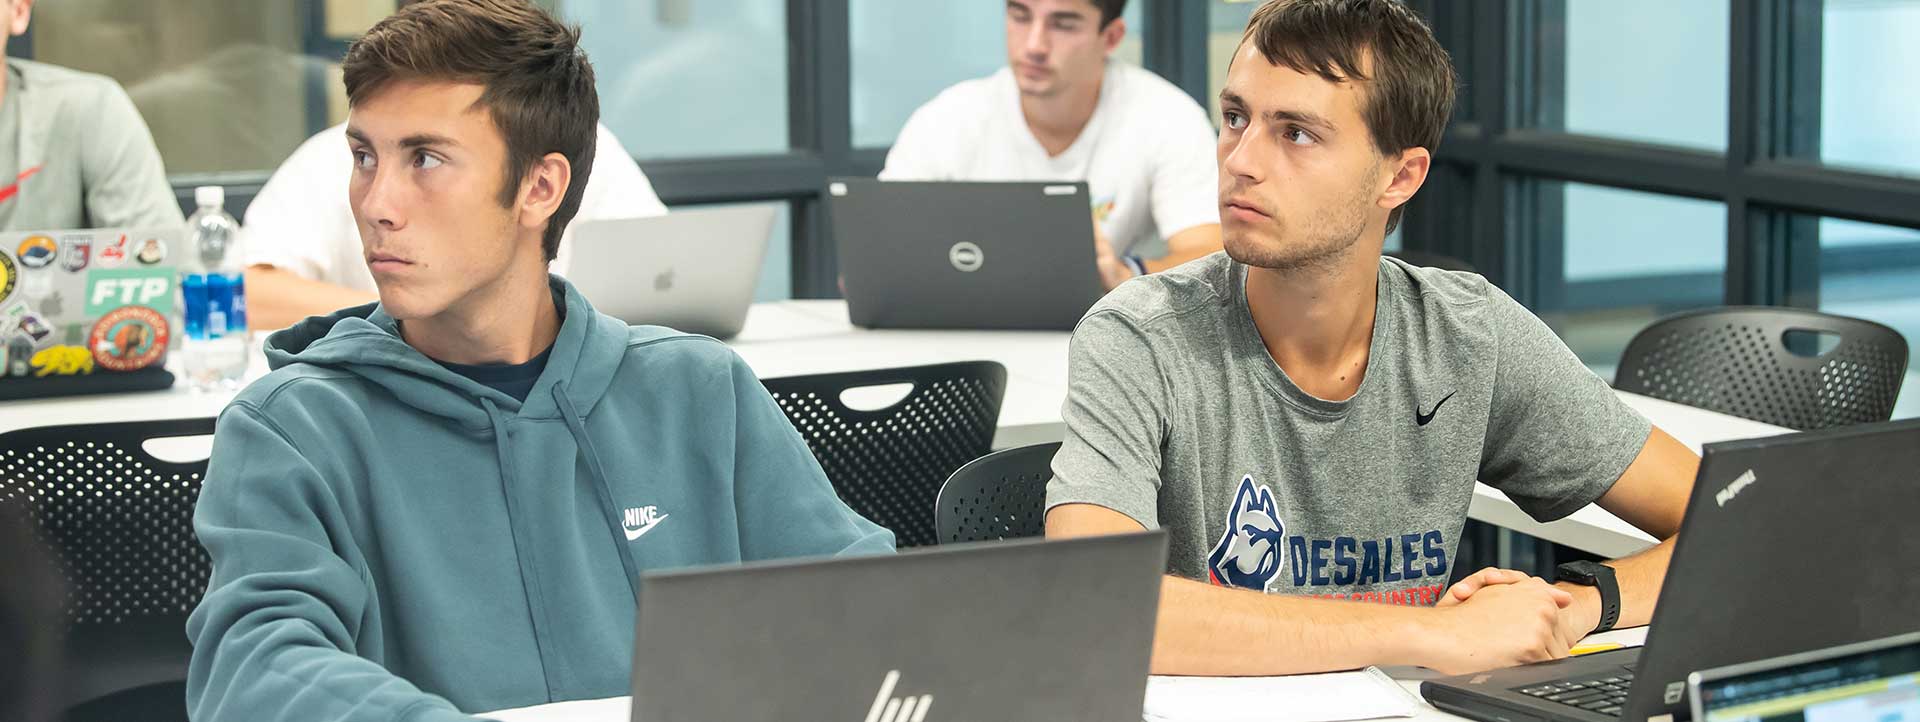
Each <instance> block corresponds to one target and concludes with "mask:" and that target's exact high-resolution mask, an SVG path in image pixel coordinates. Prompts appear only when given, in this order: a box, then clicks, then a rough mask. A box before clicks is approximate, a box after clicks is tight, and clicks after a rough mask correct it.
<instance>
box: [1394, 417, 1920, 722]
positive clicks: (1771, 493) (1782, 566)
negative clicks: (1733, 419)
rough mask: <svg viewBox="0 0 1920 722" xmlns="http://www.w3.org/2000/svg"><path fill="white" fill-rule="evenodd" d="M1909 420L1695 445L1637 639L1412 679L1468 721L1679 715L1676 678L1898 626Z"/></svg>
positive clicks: (1684, 709)
mask: <svg viewBox="0 0 1920 722" xmlns="http://www.w3.org/2000/svg"><path fill="white" fill-rule="evenodd" d="M1916 470H1920V419H1909V420H1905V421H1894V422H1887V423H1880V424H1865V425H1860V426H1852V427H1847V428H1843V429H1834V430H1830V431H1818V432H1809V433H1803V434H1792V435H1788V436H1776V437H1769V438H1764V439H1753V440H1747V441H1731V442H1726V443H1721V444H1709V445H1707V447H1706V453H1705V454H1703V455H1702V458H1701V464H1700V474H1699V476H1698V477H1697V479H1696V480H1695V482H1694V489H1693V498H1692V500H1691V503H1689V504H1688V506H1687V514H1686V520H1685V521H1684V522H1683V523H1682V525H1681V532H1680V541H1679V543H1678V545H1677V546H1676V547H1675V549H1674V552H1673V560H1672V563H1671V565H1670V566H1669V567H1668V569H1667V577H1666V582H1665V585H1664V586H1663V587H1662V588H1661V591H1660V601H1659V604H1658V606H1657V607H1656V608H1655V610H1654V615H1653V624H1652V625H1651V627H1650V628H1649V630H1648V633H1647V644H1646V646H1645V647H1642V648H1638V649H1626V650H1618V651H1613V652H1603V653H1600V654H1592V655H1587V656H1583V657H1574V658H1570V659H1563V660H1558V661H1554V662H1546V663H1542V664H1532V665H1526V666H1523V667H1515V668H1511V669H1503V670H1497V671H1493V672H1487V673H1482V674H1470V675H1461V676H1457V677H1448V678H1444V679H1436V680H1430V681H1427V682H1424V683H1422V684H1421V686H1420V691H1421V693H1422V694H1423V695H1425V696H1426V698H1427V701H1429V702H1432V703H1433V705H1434V706H1435V707H1439V708H1441V709H1443V710H1447V711H1449V712H1453V713H1456V714H1460V715H1464V716H1467V717H1471V718H1474V719H1479V720H1498V721H1499V722H1527V721H1533V720H1586V721H1591V722H1601V721H1603V720H1612V719H1620V718H1624V719H1628V720H1634V721H1635V722H1638V721H1639V720H1646V719H1650V718H1658V717H1662V716H1665V715H1671V716H1672V718H1673V719H1686V718H1687V717H1688V715H1689V710H1688V700H1687V675H1689V674H1691V673H1693V672H1696V671H1699V670H1704V669H1711V668H1716V667H1724V666H1727V665H1731V664H1738V663H1742V662H1749V661H1752V660H1757V659H1766V658H1769V657H1778V656H1782V655H1788V654H1793V653H1797V652H1805V651H1808V650H1814V649H1822V648H1826V647H1832V646H1836V645H1841V644H1851V643H1855V642H1861V641H1865V640H1872V639H1878V638H1882V637H1888V636H1892V635H1895V634H1899V633H1902V632H1910V631H1913V629H1914V628H1915V626H1916V624H1917V623H1920V571H1916V570H1917V569H1920V524H1916V516H1920V472H1917V471H1916Z"/></svg>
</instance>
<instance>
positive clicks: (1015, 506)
mask: <svg viewBox="0 0 1920 722" xmlns="http://www.w3.org/2000/svg"><path fill="white" fill-rule="evenodd" d="M1059 451H1060V442H1058V441H1056V442H1053V443H1051V444H1034V445H1032V446H1022V447H1019V448H1017V449H1004V450H1001V451H996V452H993V453H991V454H988V455H986V456H982V457H980V458H978V459H974V460H973V461H971V462H968V463H967V465H966V466H962V467H960V470H959V471H956V472H953V476H952V477H949V478H948V479H947V483H946V485H944V486H942V487H940V500H939V506H937V507H935V508H934V511H933V519H934V525H935V526H936V527H938V528H939V532H940V543H941V544H958V543H961V542H975V541H995V540H999V539H1019V538H1022V537H1038V536H1045V535H1046V530H1047V528H1046V508H1047V480H1049V479H1051V478H1053V455H1054V454H1055V453H1057V452H1059Z"/></svg>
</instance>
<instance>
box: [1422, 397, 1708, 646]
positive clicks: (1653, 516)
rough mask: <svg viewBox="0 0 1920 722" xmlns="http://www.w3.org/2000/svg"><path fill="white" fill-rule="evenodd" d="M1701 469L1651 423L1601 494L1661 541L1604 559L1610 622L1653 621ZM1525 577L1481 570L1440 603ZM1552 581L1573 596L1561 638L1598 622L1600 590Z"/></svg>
mask: <svg viewBox="0 0 1920 722" xmlns="http://www.w3.org/2000/svg"><path fill="white" fill-rule="evenodd" d="M1699 468H1700V456H1699V455H1698V454H1695V453H1693V450H1692V449H1688V448H1687V447H1686V446H1685V445H1684V444H1681V443H1680V442H1679V441H1677V440H1675V439H1674V438H1673V437H1672V436H1670V435H1668V434H1667V432H1665V431H1661V430H1660V429H1659V428H1658V427H1655V428H1654V429H1653V433H1652V434H1649V435H1648V437H1647V443H1646V444H1645V445H1644V446H1642V447H1641V448H1640V453H1639V455H1638V456H1635V457H1634V459H1633V463H1631V464H1628V465H1627V470H1626V471H1625V472H1624V473H1622V474H1621V475H1620V479H1619V480H1618V481H1616V482H1614V484H1613V487H1612V488H1611V489H1609V490H1608V491H1607V493H1606V494H1604V495H1602V496H1601V497H1600V501H1599V503H1600V508H1602V509H1606V510H1607V511H1610V512H1613V513H1614V514H1615V515H1616V516H1619V517H1620V518H1621V519H1623V520H1625V521H1626V522H1627V523H1628V524H1632V525H1633V526H1634V527H1635V528H1637V529H1639V530H1641V531H1643V532H1646V533H1647V534H1648V535H1649V536H1652V537H1654V538H1656V539H1659V540H1661V541H1660V543H1658V544H1655V545H1653V546H1651V547H1648V548H1646V549H1644V550H1641V551H1640V552H1638V553H1636V554H1633V555H1631V556H1627V557H1622V558H1620V559H1615V560H1612V561H1609V562H1607V566H1610V567H1613V569H1614V579H1615V581H1616V582H1618V584H1619V586H1620V620H1619V621H1618V622H1615V624H1614V626H1616V627H1637V626H1641V625H1644V624H1647V623H1648V622H1650V621H1652V619H1653V607H1654V603H1655V601H1656V600H1658V599H1659V598H1660V585H1661V582H1662V581H1663V580H1664V579H1665V578H1666V574H1667V562H1668V560H1669V559H1670V558H1671V557H1672V556H1673V544H1674V540H1675V539H1676V538H1678V535H1679V533H1680V519H1681V517H1682V516H1684V515H1685V514H1686V508H1687V497H1688V496H1689V495H1691V494H1692V493H1693V478H1694V474H1695V473H1696V472H1697V471H1699ZM1525 577H1526V575H1524V574H1521V573H1519V572H1511V571H1506V570H1498V569H1489V570H1483V571H1481V572H1479V573H1476V574H1474V575H1473V576H1472V577H1469V578H1468V579H1465V580H1462V581H1461V582H1460V583H1459V584H1456V585H1454V588H1453V589H1451V590H1449V599H1448V600H1447V601H1445V602H1442V604H1443V605H1445V604H1450V603H1458V602H1460V601H1462V600H1465V599H1468V598H1470V597H1472V596H1473V594H1474V593H1475V592H1476V591H1478V590H1480V589H1482V588H1484V587H1486V586H1487V585H1489V584H1501V583H1506V582H1509V581H1513V580H1517V579H1523V578H1525ZM1556 586H1558V587H1559V588H1561V589H1563V590H1565V591H1567V592H1568V593H1570V594H1572V595H1573V600H1574V601H1573V604H1572V605H1570V606H1568V607H1567V609H1566V611H1565V612H1564V613H1563V614H1562V619H1561V625H1562V630H1561V631H1562V639H1563V640H1565V641H1567V642H1569V643H1571V642H1573V641H1575V640H1578V639H1579V638H1581V637H1583V636H1586V634H1587V633H1588V632H1590V631H1592V630H1593V628H1594V627H1596V626H1599V624H1600V612H1601V610H1600V592H1599V590H1597V589H1594V588H1593V587H1588V586H1581V585H1577V584H1568V583H1562V584H1559V585H1556Z"/></svg>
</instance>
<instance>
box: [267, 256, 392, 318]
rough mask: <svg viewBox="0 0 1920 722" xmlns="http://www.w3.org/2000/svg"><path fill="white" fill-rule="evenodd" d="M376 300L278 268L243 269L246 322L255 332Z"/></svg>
mask: <svg viewBox="0 0 1920 722" xmlns="http://www.w3.org/2000/svg"><path fill="white" fill-rule="evenodd" d="M377 300H379V297H378V296H375V295H374V294H371V293H367V292H366V291H356V290H353V289H351V288H347V287H345V286H336V285H333V284H331V283H326V282H323V281H311V280H308V279H305V278H301V277H300V276H298V275H296V274H294V273H293V272H292V271H288V270H286V269H282V268H275V267H273V266H253V267H250V268H248V269H247V322H248V323H249V324H250V325H251V326H252V327H253V328H254V329H255V330H263V331H264V330H275V329H282V328H286V327H288V326H292V325H293V324H295V323H299V322H300V320H301V319H304V318H306V317H308V316H319V315H323V314H328V313H332V312H334V311H337V310H340V309H342V308H346V307H349V306H358V305H361V304H365V303H371V302H373V301H377Z"/></svg>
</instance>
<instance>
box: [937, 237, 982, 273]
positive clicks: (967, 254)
mask: <svg viewBox="0 0 1920 722" xmlns="http://www.w3.org/2000/svg"><path fill="white" fill-rule="evenodd" d="M947 262H948V263H951V264H953V267H954V268H955V269H958V270H959V271H960V272H962V273H972V272H974V271H978V270H980V266H981V265H983V264H985V263H986V262H987V253H986V252H985V251H982V250H980V247H979V246H976V245H973V244H972V243H968V242H966V241H961V242H959V243H955V244H953V247H952V248H949V249H947Z"/></svg>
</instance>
